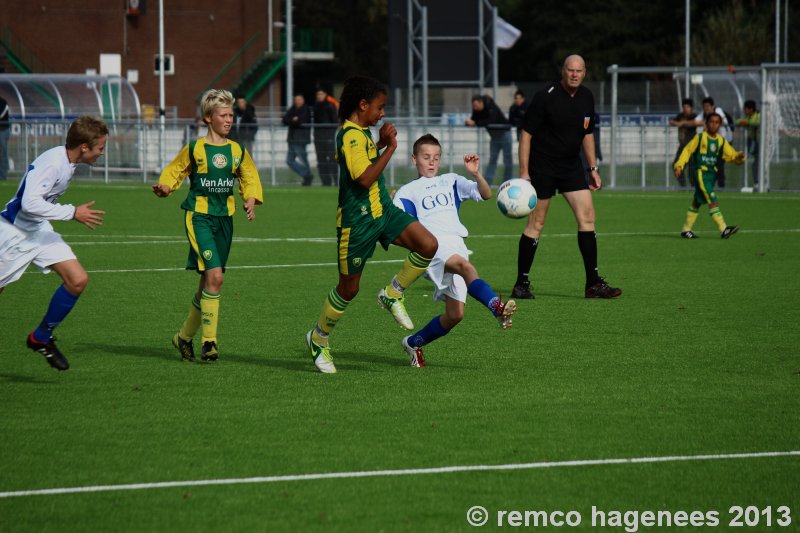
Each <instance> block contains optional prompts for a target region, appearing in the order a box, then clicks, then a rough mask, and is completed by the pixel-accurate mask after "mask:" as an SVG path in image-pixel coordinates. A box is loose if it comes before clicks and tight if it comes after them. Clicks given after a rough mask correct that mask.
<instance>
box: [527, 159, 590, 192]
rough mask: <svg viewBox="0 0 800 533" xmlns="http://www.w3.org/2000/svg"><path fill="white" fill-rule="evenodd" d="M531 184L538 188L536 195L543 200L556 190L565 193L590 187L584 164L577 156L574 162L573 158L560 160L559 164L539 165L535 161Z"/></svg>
mask: <svg viewBox="0 0 800 533" xmlns="http://www.w3.org/2000/svg"><path fill="white" fill-rule="evenodd" d="M540 163H545V162H543V161H540ZM531 184H532V185H533V188H534V189H536V196H537V197H538V198H541V199H542V200H547V199H548V198H552V197H553V196H555V194H556V192H560V193H561V194H564V193H565V192H573V191H582V190H584V189H588V188H589V183H588V182H587V180H586V176H585V174H584V171H583V165H582V164H581V160H580V159H578V158H575V161H574V164H572V161H571V160H570V161H559V162H558V164H539V165H537V164H536V163H535V162H534V165H533V173H532V174H531Z"/></svg>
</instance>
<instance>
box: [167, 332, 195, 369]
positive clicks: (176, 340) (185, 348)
mask: <svg viewBox="0 0 800 533" xmlns="http://www.w3.org/2000/svg"><path fill="white" fill-rule="evenodd" d="M172 345H173V346H174V347H175V349H176V350H178V352H180V354H181V359H182V360H183V361H187V362H189V363H194V345H193V344H192V340H191V339H189V340H188V341H185V340H183V339H182V338H181V336H180V335H178V334H177V333H176V334H175V336H174V337H172Z"/></svg>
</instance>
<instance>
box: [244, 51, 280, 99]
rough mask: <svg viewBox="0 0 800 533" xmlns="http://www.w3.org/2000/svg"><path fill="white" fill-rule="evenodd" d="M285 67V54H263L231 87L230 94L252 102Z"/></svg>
mask: <svg viewBox="0 0 800 533" xmlns="http://www.w3.org/2000/svg"><path fill="white" fill-rule="evenodd" d="M285 65H286V54H283V53H279V54H264V55H263V56H262V57H261V59H259V60H258V61H256V62H255V63H254V64H253V65H252V66H251V67H250V68H249V69H248V70H247V72H245V73H244V75H243V76H242V77H241V79H240V80H239V81H237V82H236V83H235V84H234V85H233V87H231V92H232V93H233V94H235V95H241V96H244V97H245V99H246V100H248V101H249V100H252V99H253V97H255V96H256V95H257V94H258V93H259V92H260V91H261V90H262V89H263V88H264V87H265V86H266V85H267V84H268V83H269V82H270V81H271V80H272V78H274V77H275V75H276V74H277V73H278V72H280V71H281V69H282V68H283V67H284V66H285Z"/></svg>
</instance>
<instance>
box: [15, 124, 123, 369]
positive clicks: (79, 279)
mask: <svg viewBox="0 0 800 533" xmlns="http://www.w3.org/2000/svg"><path fill="white" fill-rule="evenodd" d="M107 140H108V126H106V124H105V122H103V121H102V120H99V119H96V118H93V117H80V118H79V119H77V120H76V121H75V122H73V123H72V124H71V125H70V127H69V130H68V131H67V140H66V144H65V145H64V146H57V147H55V148H51V149H50V150H47V151H46V152H44V153H43V154H42V155H40V156H39V157H37V158H36V159H35V160H34V161H33V163H31V164H30V165H29V166H28V170H27V172H25V175H24V176H22V180H21V181H20V184H19V188H18V189H17V192H16V194H15V195H14V197H13V198H12V199H11V200H10V201H9V202H8V203H7V204H6V206H5V208H4V209H3V210H2V212H0V293H2V292H3V289H4V288H5V286H6V285H9V284H11V283H13V282H15V281H16V280H18V279H19V278H20V277H21V276H22V274H23V273H24V272H25V269H27V268H28V265H30V264H31V263H32V264H33V265H35V266H36V267H38V268H39V269H40V270H42V271H43V272H45V273H47V272H50V271H51V270H53V271H55V272H56V273H57V274H58V275H59V276H60V277H61V279H62V280H63V282H64V283H63V284H62V285H60V286H59V287H58V289H56V291H55V293H54V294H53V297H52V298H51V300H50V305H49V306H48V308H47V312H46V313H45V316H44V318H43V319H42V322H41V323H40V324H39V327H37V328H36V329H35V330H33V331H32V332H31V333H30V334H29V335H28V339H27V341H26V342H27V345H28V348H30V349H31V350H33V351H35V352H37V353H39V354H41V355H43V356H44V358H45V360H46V361H47V363H48V364H49V365H50V366H52V367H53V368H55V369H57V370H67V369H68V368H69V363H68V362H67V359H66V357H64V355H63V354H62V353H61V351H60V350H59V349H58V347H57V346H56V343H55V339H54V338H53V336H52V332H53V329H55V327H56V326H58V325H59V324H60V323H61V322H62V321H63V320H64V319H65V318H66V317H67V315H68V314H69V312H70V311H72V308H73V307H74V306H75V303H76V302H77V301H78V297H79V296H80V295H81V293H83V291H84V289H85V288H86V284H87V283H88V282H89V275H88V274H87V273H86V270H84V268H83V266H81V264H80V263H79V262H78V259H77V258H76V257H75V254H74V253H73V252H72V249H71V248H70V247H69V245H68V244H67V243H65V242H64V239H62V238H61V235H59V234H58V233H56V232H55V230H54V229H53V226H52V225H51V224H50V222H49V221H51V220H63V221H68V220H75V221H76V222H79V223H81V224H83V225H84V226H86V227H88V228H89V229H91V230H93V229H94V228H95V227H97V226H100V225H102V223H103V215H104V214H105V212H104V211H100V210H97V209H92V206H93V205H94V202H88V203H86V204H83V205H79V206H73V205H69V204H59V203H58V199H59V198H60V197H61V195H62V194H64V193H65V192H66V190H67V186H69V183H70V181H71V180H72V176H73V174H74V173H75V167H76V166H77V165H78V163H84V164H87V165H91V164H93V163H94V162H95V161H97V159H98V158H100V156H102V155H103V154H104V153H105V149H106V141H107Z"/></svg>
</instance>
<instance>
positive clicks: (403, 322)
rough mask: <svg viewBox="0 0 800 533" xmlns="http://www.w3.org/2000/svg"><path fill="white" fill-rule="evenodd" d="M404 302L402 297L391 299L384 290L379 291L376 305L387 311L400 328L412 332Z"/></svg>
mask: <svg viewBox="0 0 800 533" xmlns="http://www.w3.org/2000/svg"><path fill="white" fill-rule="evenodd" d="M404 301H405V299H404V298H403V297H402V296H401V297H400V298H392V297H391V296H389V295H387V294H386V289H381V291H380V292H379V293H378V304H380V306H381V307H383V308H384V309H386V310H387V311H389V312H390V313H391V314H392V316H393V317H394V319H395V320H396V321H397V323H398V324H400V326H401V327H403V328H405V329H407V330H412V329H414V323H413V322H412V321H411V317H410V316H408V311H406V306H405V303H404Z"/></svg>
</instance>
